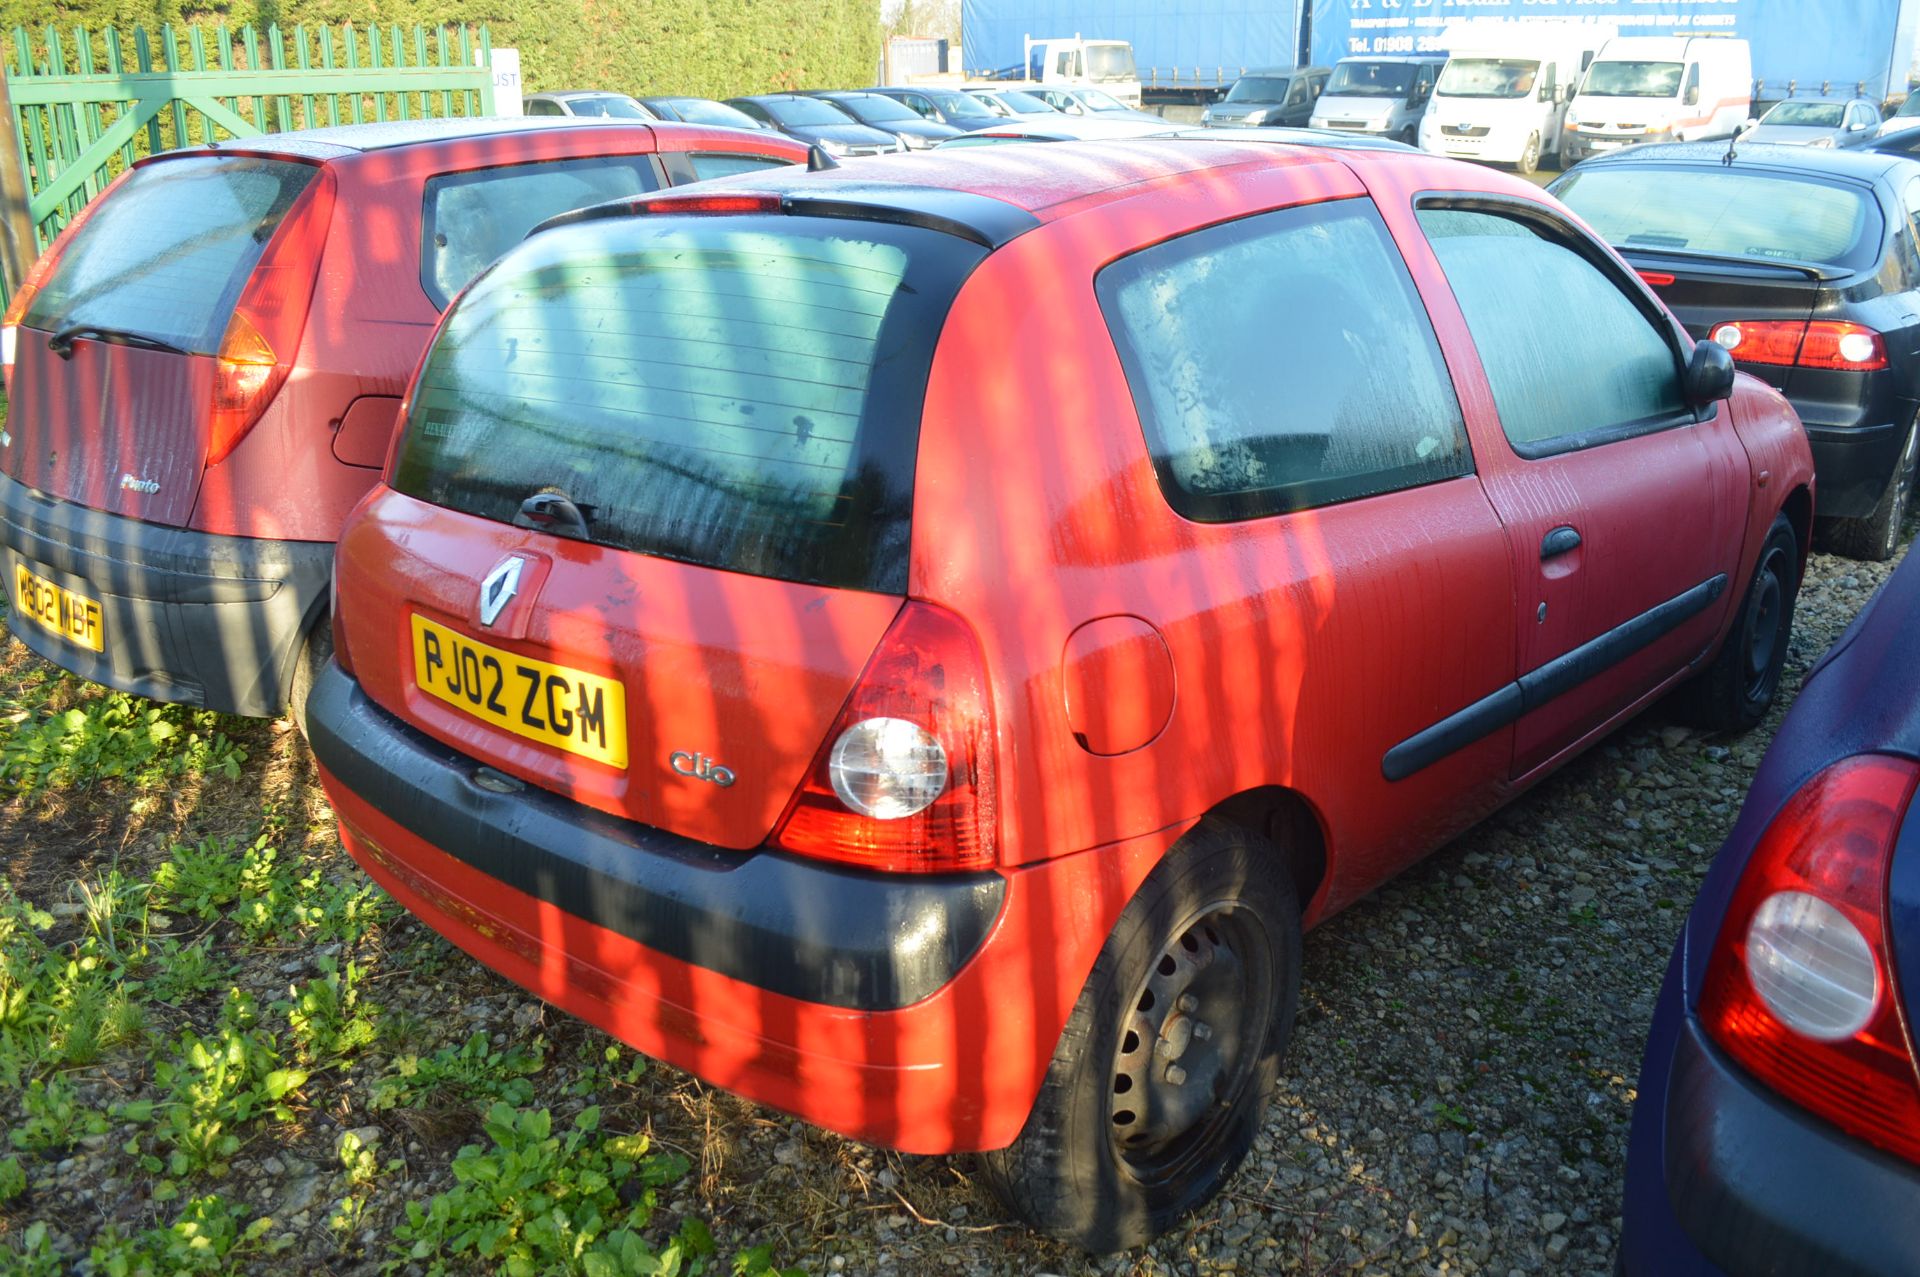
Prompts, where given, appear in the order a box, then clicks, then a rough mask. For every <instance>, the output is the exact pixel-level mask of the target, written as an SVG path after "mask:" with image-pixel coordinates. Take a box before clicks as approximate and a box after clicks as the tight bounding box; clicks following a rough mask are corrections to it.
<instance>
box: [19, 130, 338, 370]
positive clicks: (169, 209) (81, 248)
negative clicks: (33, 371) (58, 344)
mask: <svg viewBox="0 0 1920 1277" xmlns="http://www.w3.org/2000/svg"><path fill="white" fill-rule="evenodd" d="M319 171H320V170H319V169H318V168H315V167H314V166H313V165H311V164H295V163H292V162H290V161H286V160H268V159H257V158H254V157H251V156H215V155H204V156H200V155H196V156H190V157H183V158H180V159H170V160H162V161H160V162H158V163H155V164H147V165H144V166H142V167H140V168H137V169H135V170H134V171H133V175H132V176H131V177H129V178H127V180H126V182H125V183H124V184H123V185H121V187H120V189H119V190H118V191H116V192H115V193H114V195H113V197H112V198H111V199H108V200H106V201H104V202H103V203H102V204H101V205H100V206H99V207H98V208H97V209H95V210H94V212H93V215H92V216H91V217H89V218H88V219H87V223H86V225H84V226H82V227H81V228H80V232H79V234H77V235H75V236H74V238H73V240H72V242H71V243H70V244H69V245H68V246H67V249H66V252H65V253H64V255H62V257H61V258H60V265H59V269H57V270H56V271H55V272H54V274H53V277H52V278H51V279H49V280H48V281H47V282H46V284H45V286H44V287H42V288H41V290H40V292H39V294H38V295H37V296H36V297H35V298H34V300H33V304H32V306H31V307H30V308H29V309H28V311H27V313H26V316H25V320H24V322H25V323H26V325H27V326H28V327H30V328H39V329H44V330H47V331H53V332H57V331H59V330H61V329H63V328H71V327H75V326H79V325H84V326H86V327H91V328H102V329H108V330H112V331H117V332H124V333H136V334H139V335H140V336H143V337H152V338H154V339H155V340H158V341H164V342H166V343H168V344H169V345H174V346H179V347H181V348H183V349H185V350H189V351H193V352H195V353H196V354H212V353H214V351H216V350H217V349H218V348H219V345H220V338H221V335H222V334H223V333H224V332H225V331H226V328H227V321H228V320H229V319H231V318H232V315H233V307H234V303H235V302H237V301H238V300H239V299H240V290H241V289H243V288H245V287H246V283H247V277H248V276H250V275H251V274H252V273H253V268H254V266H255V265H256V264H257V263H258V262H259V260H260V255H261V253H262V252H264V251H265V250H266V245H267V241H268V240H269V239H271V238H273V232H274V231H275V230H277V229H278V228H279V225H280V220H281V218H283V217H285V216H286V213H287V210H288V208H290V207H291V206H292V204H293V201H294V200H295V199H296V198H297V197H298V196H299V195H300V193H301V192H302V191H304V190H306V188H307V184H308V183H309V182H311V181H313V179H314V177H315V176H316V175H317V174H318V173H319Z"/></svg>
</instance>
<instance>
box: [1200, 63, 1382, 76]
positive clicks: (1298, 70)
mask: <svg viewBox="0 0 1920 1277" xmlns="http://www.w3.org/2000/svg"><path fill="white" fill-rule="evenodd" d="M1367 61H1369V62H1384V61H1386V59H1385V58H1368V59H1367ZM1332 69H1333V68H1332V67H1248V68H1246V69H1245V70H1244V71H1242V72H1241V73H1240V74H1239V75H1238V76H1236V77H1235V78H1236V79H1243V80H1244V79H1246V78H1247V77H1248V76H1256V75H1257V76H1259V77H1261V78H1262V79H1266V78H1268V77H1271V76H1278V75H1316V74H1318V73H1319V72H1321V71H1331V70H1332Z"/></svg>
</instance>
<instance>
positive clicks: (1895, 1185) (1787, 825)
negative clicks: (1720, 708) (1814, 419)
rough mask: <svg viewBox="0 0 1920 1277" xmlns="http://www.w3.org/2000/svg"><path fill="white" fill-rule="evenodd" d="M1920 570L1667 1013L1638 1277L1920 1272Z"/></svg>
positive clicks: (1699, 939) (1903, 582)
mask: <svg viewBox="0 0 1920 1277" xmlns="http://www.w3.org/2000/svg"><path fill="white" fill-rule="evenodd" d="M1917 782H1920V556H1916V557H1913V558H1909V559H1908V561H1907V562H1906V563H1905V564H1904V565H1903V566H1902V567H1901V568H1900V570H1899V571H1897V572H1896V573H1895V574H1894V575H1893V577H1892V579H1891V580H1889V581H1888V582H1887V585H1886V586H1885V588H1884V589H1883V590H1882V591H1881V592H1880V594H1879V596H1878V597H1877V598H1876V599H1874V601H1873V602H1872V603H1870V604H1869V605H1868V607H1867V609H1866V610H1865V611H1864V612H1862V613H1861V615H1860V617H1859V618H1858V619H1857V620H1856V621H1855V622H1854V624H1853V626H1852V628H1850V629H1849V630H1848V631H1847V632H1846V633H1845V634H1844V635H1842V636H1841V638H1840V640H1839V642H1837V643H1835V644H1834V646H1833V650H1832V651H1830V652H1829V653H1827V655H1826V656H1825V657H1824V658H1823V659H1822V661H1821V663H1820V664H1819V665H1818V666H1817V667H1816V668H1815V670H1814V671H1813V673H1811V674H1810V675H1809V676H1808V678H1807V682H1806V686H1805V687H1804V689H1803V690H1802V691H1801V693H1800V699H1799V700H1798V701H1797V702H1795V704H1794V707H1793V710H1792V712H1791V713H1789V714H1788V715H1787V717H1786V721H1785V722H1784V723H1783V724H1782V725H1781V728H1780V734H1779V736H1778V737H1777V738H1776V739H1775V740H1774V743H1773V746H1772V748H1770V749H1769V750H1768V751H1767V756H1766V759H1765V761H1764V762H1763V763H1762V764H1761V767H1760V771H1759V774H1758V775H1757V776H1756V777H1755V778H1754V782H1753V788H1752V790H1751V791H1750V792H1749V793H1748V795H1747V801H1746V805H1745V807H1744V808H1743V809H1742V811H1741V813H1740V820H1739V823H1738V824H1737V825H1735V827H1734V830H1733V833H1732V835H1731V836H1730V837H1729V838H1728V839H1727V842H1726V845H1725V846H1724V847H1722V848H1721V850H1720V854H1719V857H1718V858H1717V859H1716V861H1715V862H1714V865H1713V868H1712V870H1711V871H1710V872H1709V873H1708V875H1707V879H1706V882H1705V884H1704V885H1703V886H1702V888H1701V891H1700V896H1699V899H1698V900H1697V901H1695V903H1694V907H1693V912H1692V914H1691V915H1690V916H1689V917H1688V919H1687V925H1686V928H1685V930H1684V931H1682V933H1681V936H1680V943H1679V946H1678V948H1677V950H1676V951H1675V953H1674V956H1673V961H1672V963H1671V965H1670V966H1669V967H1668V970H1667V978H1666V984H1665V987H1664V988H1663V989H1662V990H1661V994H1660V1000H1659V1003H1658V1005H1657V1008H1656V1010H1655V1013H1654V1020H1653V1029H1652V1033H1651V1036H1650V1038H1649V1041H1648V1043H1647V1056H1646V1063H1645V1065H1644V1067H1643V1069H1642V1072H1641V1077H1640V1097H1639V1101H1638V1103H1637V1104H1636V1105H1635V1107H1634V1114H1633V1133H1632V1137H1631V1142H1630V1144H1629V1148H1628V1154H1627V1183H1626V1203H1625V1210H1624V1217H1625V1223H1624V1229H1623V1234H1622V1239H1621V1246H1620V1267H1621V1269H1622V1270H1623V1271H1624V1272H1626V1273H1628V1274H1634V1275H1636V1277H1637V1275H1638V1274H1652V1273H1657V1274H1662V1275H1663V1277H1665V1275H1667V1274H1692V1273H1713V1272H1725V1273H1730V1274H1735V1275H1736V1277H1739V1275H1743V1274H1750V1273H1752V1274H1758V1273H1766V1274H1778V1275H1780V1277H1788V1275H1791V1274H1820V1275H1821V1277H1827V1275H1829V1274H1895V1273H1900V1274H1911V1273H1915V1272H1920V1066H1917V1065H1916V1061H1915V1055H1914V1050H1913V1042H1914V1038H1913V1032H1914V1030H1915V1029H1916V1028H1920V1019H1917V1013H1920V806H1916V805H1915V804H1914V802H1913V797H1914V790H1915V786H1916V783H1917Z"/></svg>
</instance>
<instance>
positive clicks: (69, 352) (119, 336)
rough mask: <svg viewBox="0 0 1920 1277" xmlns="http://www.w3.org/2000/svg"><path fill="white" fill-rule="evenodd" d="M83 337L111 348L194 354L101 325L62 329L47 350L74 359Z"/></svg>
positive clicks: (172, 345) (185, 349) (155, 339)
mask: <svg viewBox="0 0 1920 1277" xmlns="http://www.w3.org/2000/svg"><path fill="white" fill-rule="evenodd" d="M82 337H84V338H86V339H87V340H89V341H103V342H106V343H107V344H108V345H110V346H137V347H139V348H140V349H141V350H164V351H166V352H167V353H168V354H170V355H190V354H192V353H193V352H192V351H190V350H188V349H187V348H186V347H184V346H176V345H174V344H173V343H172V342H170V341H162V340H160V339H159V338H158V337H149V336H147V335H146V334H145V333H130V332H127V331H125V330H124V329H120V328H103V327H101V326H100V325H99V324H74V325H72V326H71V327H67V328H62V329H61V330H60V331H59V332H57V333H55V334H54V335H53V336H51V337H49V338H47V349H48V350H51V351H52V352H53V353H54V354H56V355H58V356H60V358H62V359H72V358H73V343H74V342H76V341H78V340H80V339H81V338H82Z"/></svg>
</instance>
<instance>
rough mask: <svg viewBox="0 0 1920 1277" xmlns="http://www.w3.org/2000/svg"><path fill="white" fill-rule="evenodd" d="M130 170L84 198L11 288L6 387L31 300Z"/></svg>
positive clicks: (4, 328)
mask: <svg viewBox="0 0 1920 1277" xmlns="http://www.w3.org/2000/svg"><path fill="white" fill-rule="evenodd" d="M131 172H133V170H132V169H128V170H126V172H123V173H121V174H120V176H119V177H116V178H114V179H113V181H112V182H111V183H109V184H108V186H107V189H106V190H104V191H102V192H100V194H98V195H96V196H94V197H93V198H92V199H91V200H88V201H87V204H86V207H84V208H82V209H81V210H80V211H79V212H78V213H76V214H74V217H73V220H72V221H70V222H68V223H67V227H66V229H65V230H63V231H61V232H60V234H59V235H58V236H56V237H55V238H54V241H53V243H51V244H49V245H47V251H46V252H44V253H42V254H40V256H39V258H38V259H37V260H36V261H35V262H34V263H33V265H32V266H30V267H28V268H27V275H26V278H25V279H22V280H21V281H20V286H19V287H18V288H17V289H15V290H14V293H13V298H12V300H10V301H9V302H8V303H7V312H6V314H5V315H4V316H0V375H4V376H5V378H6V384H7V389H8V390H12V389H13V357H14V352H15V350H17V349H18V347H19V344H20V325H21V324H23V323H25V322H26V318H27V312H28V311H29V310H31V309H33V299H34V298H35V297H37V296H39V295H40V290H41V289H42V288H43V287H45V286H46V282H47V281H48V280H49V279H51V278H53V272H54V271H55V270H56V269H57V268H58V267H59V265H60V257H61V255H62V254H63V253H65V252H66V251H67V246H68V245H69V244H71V243H73V237H74V236H76V235H78V234H79V233H80V228H81V227H82V226H85V225H86V224H87V219H88V218H89V217H92V216H93V211H94V210H95V209H97V208H99V207H100V206H101V205H102V204H104V203H106V202H107V200H108V199H110V198H111V197H112V195H113V192H114V189H115V188H116V187H118V186H119V185H120V183H122V182H124V181H126V180H127V174H129V173H131Z"/></svg>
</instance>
